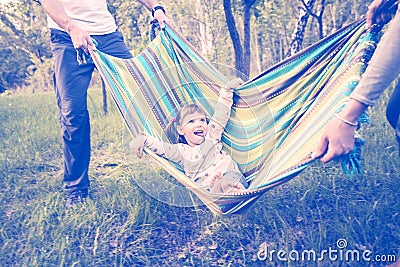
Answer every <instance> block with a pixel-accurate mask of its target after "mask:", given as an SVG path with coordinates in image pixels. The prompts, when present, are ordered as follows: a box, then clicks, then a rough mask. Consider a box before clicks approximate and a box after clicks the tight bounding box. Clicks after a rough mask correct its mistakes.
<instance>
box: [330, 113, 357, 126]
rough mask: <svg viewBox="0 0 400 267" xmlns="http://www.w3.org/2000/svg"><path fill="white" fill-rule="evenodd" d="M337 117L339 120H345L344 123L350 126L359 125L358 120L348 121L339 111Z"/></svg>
mask: <svg viewBox="0 0 400 267" xmlns="http://www.w3.org/2000/svg"><path fill="white" fill-rule="evenodd" d="M335 117H336V118H338V119H339V120H341V121H342V122H344V123H346V124H348V125H350V126H354V127H357V126H358V122H351V121H348V120H346V119H345V118H343V117H341V116H340V115H339V113H336V114H335Z"/></svg>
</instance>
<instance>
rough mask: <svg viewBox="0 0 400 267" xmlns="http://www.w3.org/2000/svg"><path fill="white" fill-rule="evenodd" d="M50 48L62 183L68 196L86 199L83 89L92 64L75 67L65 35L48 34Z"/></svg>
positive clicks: (86, 126)
mask: <svg viewBox="0 0 400 267" xmlns="http://www.w3.org/2000/svg"><path fill="white" fill-rule="evenodd" d="M51 48H52V52H53V57H54V66H55V68H54V85H55V92H56V97H57V102H58V103H57V104H58V107H59V111H60V123H61V130H62V139H63V150H64V178H63V181H64V184H65V188H66V190H67V192H68V193H69V196H72V197H75V196H76V197H77V198H78V199H77V201H78V202H80V201H81V200H83V198H85V197H86V196H87V190H88V188H89V186H90V182H89V178H88V168H89V161H90V122H89V112H88V110H87V89H88V86H89V83H90V79H91V76H92V72H93V69H94V65H93V64H87V65H81V66H80V65H78V62H77V60H76V51H75V49H74V47H73V45H72V42H71V39H70V37H69V35H68V34H67V33H64V32H61V31H52V33H51ZM68 200H71V199H68ZM72 201H74V200H73V199H72ZM67 204H68V203H67ZM72 204H74V203H72Z"/></svg>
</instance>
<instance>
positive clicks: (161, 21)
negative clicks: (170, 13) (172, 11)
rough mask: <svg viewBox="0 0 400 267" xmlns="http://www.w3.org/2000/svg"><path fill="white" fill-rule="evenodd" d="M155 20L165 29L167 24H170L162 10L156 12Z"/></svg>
mask: <svg viewBox="0 0 400 267" xmlns="http://www.w3.org/2000/svg"><path fill="white" fill-rule="evenodd" d="M154 18H155V19H156V20H157V21H158V24H159V25H160V27H161V28H164V27H165V23H164V22H166V23H168V21H169V20H168V17H167V16H166V15H165V13H164V11H162V10H161V9H157V10H156V11H155V12H154Z"/></svg>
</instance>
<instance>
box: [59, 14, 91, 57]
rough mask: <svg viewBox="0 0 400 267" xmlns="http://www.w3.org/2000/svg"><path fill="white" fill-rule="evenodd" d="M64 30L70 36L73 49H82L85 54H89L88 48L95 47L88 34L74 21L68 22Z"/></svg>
mask: <svg viewBox="0 0 400 267" xmlns="http://www.w3.org/2000/svg"><path fill="white" fill-rule="evenodd" d="M66 30H67V32H68V34H69V35H70V36H71V39H72V43H73V44H74V47H75V49H82V50H83V51H84V52H85V54H89V48H91V49H93V50H94V49H96V47H95V45H94V43H93V42H92V39H91V38H90V35H89V34H88V33H87V32H86V31H84V30H82V29H81V28H80V27H79V26H78V25H77V24H76V23H74V22H72V21H71V22H69V23H68V25H67V29H66Z"/></svg>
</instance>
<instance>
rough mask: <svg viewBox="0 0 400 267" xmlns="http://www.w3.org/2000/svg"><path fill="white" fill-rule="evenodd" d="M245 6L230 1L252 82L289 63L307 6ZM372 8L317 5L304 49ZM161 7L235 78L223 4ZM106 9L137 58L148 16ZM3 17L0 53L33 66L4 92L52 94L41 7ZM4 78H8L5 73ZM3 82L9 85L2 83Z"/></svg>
mask: <svg viewBox="0 0 400 267" xmlns="http://www.w3.org/2000/svg"><path fill="white" fill-rule="evenodd" d="M247 2H249V1H242V0H241V1H233V0H232V1H231V3H232V12H233V16H234V18H235V21H236V28H237V32H238V34H239V39H240V42H241V43H242V45H246V46H247V45H250V51H251V52H250V62H251V65H250V68H249V69H250V76H254V75H255V74H257V73H259V72H261V71H262V70H265V69H266V68H268V67H270V66H271V65H273V64H275V63H277V62H279V61H281V60H282V59H284V58H285V55H286V54H287V51H288V49H289V47H290V41H291V36H292V35H293V32H294V30H295V27H296V24H297V19H298V15H299V14H298V13H299V12H298V7H301V6H302V5H303V1H301V0H290V1H284V0H276V1H275V0H274V1H270V0H257V1H254V4H253V5H251V8H250V9H249V13H246V12H245V9H244V4H245V3H247ZM251 2H253V1H251ZM369 2H370V1H368V0H352V1H341V0H316V3H315V4H314V8H313V10H312V12H313V14H316V15H318V14H320V13H321V10H324V12H323V13H322V14H323V16H322V17H321V20H319V21H317V19H316V16H312V19H309V22H308V23H307V27H306V29H305V33H304V34H305V35H304V40H303V46H302V47H301V48H304V47H307V46H308V45H310V44H312V43H314V42H316V41H318V40H319V39H320V38H321V37H322V36H326V35H327V34H329V33H331V32H333V31H334V30H336V29H338V28H340V27H342V25H344V24H346V23H349V22H350V21H352V20H354V19H355V18H357V17H359V16H361V15H363V14H365V12H366V7H367V5H368V3H369ZM160 3H161V4H163V5H164V6H165V8H166V11H167V15H168V16H169V17H170V19H171V24H172V26H173V27H174V28H175V29H177V30H179V31H180V32H181V33H182V34H183V36H184V37H185V38H186V39H188V41H189V42H190V43H192V44H193V45H194V46H195V47H196V48H198V50H199V51H201V52H202V53H203V54H204V55H205V56H206V57H207V58H208V59H209V60H210V61H212V62H213V63H214V64H216V65H217V66H220V67H221V68H222V71H223V72H224V71H230V72H232V71H231V70H232V68H233V67H234V66H235V60H234V58H235V57H234V49H233V44H232V41H231V39H230V37H229V31H228V26H227V24H226V21H225V15H224V8H223V1H220V0H190V1H183V0H175V1H160ZM108 6H109V9H110V11H111V13H112V14H113V15H114V17H115V18H116V21H117V24H118V26H119V29H120V30H121V31H122V33H123V34H124V37H125V40H126V42H127V44H128V46H129V47H130V49H131V50H132V52H133V54H137V53H139V52H140V51H141V50H142V49H143V47H144V46H146V44H148V42H149V30H150V25H149V23H150V21H151V14H150V12H149V11H147V10H146V9H145V8H144V7H143V6H142V5H140V4H139V3H138V2H137V1H133V2H132V1H125V0H109V1H108ZM245 14H251V16H250V28H249V29H250V31H249V33H250V39H249V41H246V42H245V43H244V41H243V40H244V38H245V35H244V33H245V29H244V24H243V23H244V22H245V20H246V19H245V18H244V15H245ZM0 17H1V23H0V39H1V40H0V41H1V42H0V50H4V49H5V50H7V49H10V48H12V49H18V50H23V51H24V53H25V56H24V57H26V58H25V59H23V60H22V62H29V61H30V62H32V64H33V65H32V66H30V67H28V69H26V64H24V63H23V64H21V65H20V66H17V67H18V68H19V70H13V72H17V73H23V72H25V73H28V75H27V76H26V77H24V78H22V77H21V78H22V80H23V81H24V82H23V83H21V82H19V81H17V80H15V82H14V80H11V81H9V83H11V84H7V85H6V87H7V88H14V87H15V86H19V85H21V84H24V83H31V84H33V85H34V87H35V88H42V89H39V90H47V89H48V88H50V87H51V84H52V82H51V77H52V76H51V72H52V71H51V64H50V58H51V54H50V49H49V41H48V39H49V38H48V30H47V28H46V16H45V14H44V12H43V10H42V9H41V7H40V4H39V1H29V0H20V1H14V2H10V3H9V4H7V6H5V5H4V4H0ZM246 32H247V30H246ZM246 38H247V37H246ZM246 40H247V39H246ZM20 54H21V55H22V53H20ZM246 55H247V56H248V55H249V54H248V53H247V54H246ZM2 74H3V75H8V74H7V70H6V71H5V72H4V73H2ZM9 76H10V77H11V76H12V75H9ZM30 76H32V77H30ZM2 80H5V79H4V77H3V78H2ZM97 80H98V79H97ZM97 80H96V81H97Z"/></svg>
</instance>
